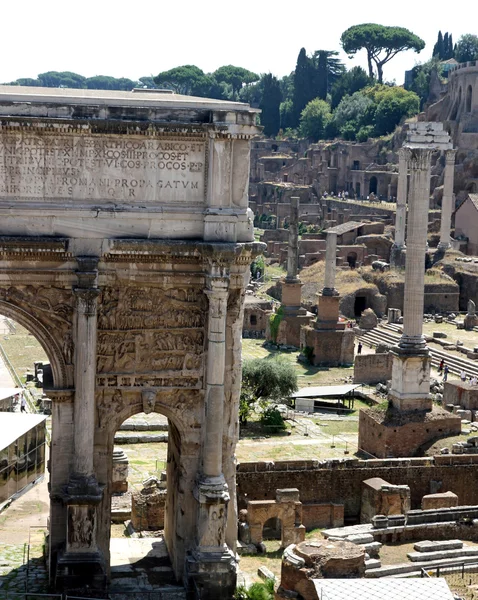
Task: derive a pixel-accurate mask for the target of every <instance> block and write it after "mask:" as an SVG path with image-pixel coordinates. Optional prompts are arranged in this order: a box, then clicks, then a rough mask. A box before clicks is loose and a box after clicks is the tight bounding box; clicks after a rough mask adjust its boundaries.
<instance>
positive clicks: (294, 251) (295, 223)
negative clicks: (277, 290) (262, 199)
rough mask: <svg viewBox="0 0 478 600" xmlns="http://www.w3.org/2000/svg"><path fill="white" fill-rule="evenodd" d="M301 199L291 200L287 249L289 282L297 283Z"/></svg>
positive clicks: (287, 278)
mask: <svg viewBox="0 0 478 600" xmlns="http://www.w3.org/2000/svg"><path fill="white" fill-rule="evenodd" d="M299 200H300V199H299V198H296V197H293V198H291V199H290V220H289V247H288V248H287V277H286V278H285V280H286V281H287V282H295V281H297V273H298V270H299Z"/></svg>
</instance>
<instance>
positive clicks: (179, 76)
mask: <svg viewBox="0 0 478 600" xmlns="http://www.w3.org/2000/svg"><path fill="white" fill-rule="evenodd" d="M153 79H154V83H155V84H156V85H158V86H159V87H166V88H168V89H170V90H173V91H174V92H176V94H185V95H187V96H207V95H208V92H209V90H210V88H211V85H212V84H213V80H212V78H211V77H209V76H208V75H206V74H205V73H204V71H202V70H201V69H200V68H199V67H196V66H195V65H183V66H181V67H174V69H170V70H169V71H163V72H162V73H159V74H158V75H156V77H154V78H153Z"/></svg>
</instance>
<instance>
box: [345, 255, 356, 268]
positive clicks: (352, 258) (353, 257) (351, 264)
mask: <svg viewBox="0 0 478 600" xmlns="http://www.w3.org/2000/svg"><path fill="white" fill-rule="evenodd" d="M347 262H348V263H349V267H350V268H351V269H355V267H356V265H357V253H356V252H349V253H348V254H347Z"/></svg>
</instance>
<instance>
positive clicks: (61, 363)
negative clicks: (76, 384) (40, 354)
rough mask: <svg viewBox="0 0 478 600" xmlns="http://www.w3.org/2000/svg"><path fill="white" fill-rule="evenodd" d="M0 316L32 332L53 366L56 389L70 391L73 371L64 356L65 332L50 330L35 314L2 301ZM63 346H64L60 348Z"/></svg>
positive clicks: (0, 303) (0, 301)
mask: <svg viewBox="0 0 478 600" xmlns="http://www.w3.org/2000/svg"><path fill="white" fill-rule="evenodd" d="M0 314H2V315H5V316H6V317H8V318H10V319H12V320H13V321H16V322H17V323H19V324H20V325H22V326H23V327H25V328H26V329H28V331H30V332H31V333H32V334H33V335H34V336H35V337H36V339H37V340H38V341H39V342H40V344H41V346H42V348H43V350H44V351H45V353H46V355H47V356H48V359H49V361H50V364H51V369H52V374H53V382H54V385H55V388H56V389H61V390H63V389H68V388H71V387H72V386H73V370H72V367H71V365H68V364H67V363H66V360H65V356H64V354H63V348H62V346H64V344H65V340H62V339H61V337H63V332H61V331H56V330H55V329H48V328H47V327H46V326H45V325H44V324H43V323H42V322H41V321H40V320H39V319H38V318H37V317H36V316H35V315H34V314H32V313H30V312H27V311H26V310H24V309H23V308H21V307H19V306H16V305H15V304H12V303H11V302H7V301H4V300H0ZM60 344H62V346H60Z"/></svg>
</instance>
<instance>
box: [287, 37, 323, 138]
mask: <svg viewBox="0 0 478 600" xmlns="http://www.w3.org/2000/svg"><path fill="white" fill-rule="evenodd" d="M316 91H317V86H316V69H315V66H314V63H313V61H312V59H311V58H309V57H308V56H307V54H306V52H305V48H302V49H301V51H300V52H299V56H298V57H297V65H296V67H295V71H294V95H293V98H292V103H293V126H294V127H297V125H298V124H299V121H300V116H301V113H302V111H303V110H304V108H305V107H306V106H307V104H308V103H309V102H310V101H311V100H313V99H314V98H315V97H316V96H317V93H316Z"/></svg>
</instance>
